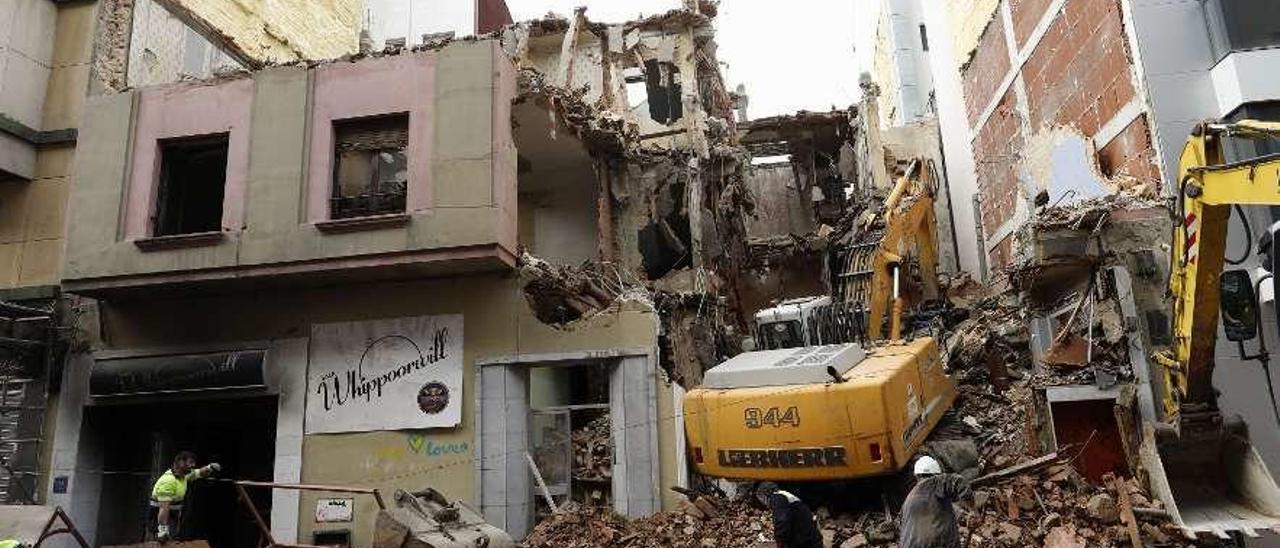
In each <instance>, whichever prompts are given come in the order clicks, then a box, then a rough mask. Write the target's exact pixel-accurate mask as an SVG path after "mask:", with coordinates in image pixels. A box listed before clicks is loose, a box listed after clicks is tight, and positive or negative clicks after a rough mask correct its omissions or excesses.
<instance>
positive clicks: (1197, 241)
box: [1161, 121, 1280, 423]
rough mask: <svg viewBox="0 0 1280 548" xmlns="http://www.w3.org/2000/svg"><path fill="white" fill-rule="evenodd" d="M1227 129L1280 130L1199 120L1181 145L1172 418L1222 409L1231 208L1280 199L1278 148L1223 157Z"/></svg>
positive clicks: (1253, 133) (1279, 127) (1261, 133)
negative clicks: (1218, 361)
mask: <svg viewBox="0 0 1280 548" xmlns="http://www.w3.org/2000/svg"><path fill="white" fill-rule="evenodd" d="M1229 136H1236V137H1245V138H1265V137H1276V138H1280V123H1265V122H1253V121H1246V122H1240V123H1236V124H1230V125H1224V124H1201V125H1200V126H1199V127H1198V128H1197V129H1196V131H1195V132H1194V133H1193V134H1192V136H1191V138H1190V139H1188V140H1187V143H1186V145H1185V146H1184V147H1183V149H1182V156H1181V159H1180V161H1179V173H1180V179H1179V181H1180V183H1179V188H1178V213H1179V220H1180V222H1179V223H1178V224H1177V225H1175V227H1174V236H1173V243H1174V247H1173V255H1172V259H1173V268H1172V269H1171V271H1170V280H1169V289H1170V291H1171V293H1172V295H1173V349H1172V356H1166V357H1164V359H1161V363H1162V364H1163V365H1165V369H1166V371H1167V372H1168V374H1167V375H1166V383H1165V388H1166V394H1167V395H1166V397H1165V400H1164V401H1165V405H1164V411H1165V414H1166V417H1167V418H1175V417H1179V416H1180V413H1181V412H1183V411H1184V410H1186V411H1191V412H1195V411H1198V410H1205V411H1211V410H1213V409H1216V400H1217V397H1216V395H1215V393H1214V390H1213V367H1214V360H1213V353H1214V350H1215V348H1216V343H1217V334H1218V307H1219V304H1220V294H1219V276H1220V275H1221V274H1222V269H1223V266H1224V262H1225V249H1226V243H1227V223H1228V221H1229V220H1230V216H1231V208H1232V207H1234V206H1237V205H1280V155H1278V156H1272V157H1263V158H1255V159H1251V160H1248V161H1244V162H1237V163H1225V161H1224V159H1223V153H1222V149H1223V141H1224V139H1226V138H1227V137H1229ZM1250 244H1251V245H1252V242H1251V243H1250ZM1171 422H1175V423H1176V422H1178V421H1171Z"/></svg>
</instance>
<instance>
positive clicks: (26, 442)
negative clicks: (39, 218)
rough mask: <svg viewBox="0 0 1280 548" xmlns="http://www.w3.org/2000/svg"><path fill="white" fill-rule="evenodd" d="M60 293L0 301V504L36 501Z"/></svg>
mask: <svg viewBox="0 0 1280 548" xmlns="http://www.w3.org/2000/svg"><path fill="white" fill-rule="evenodd" d="M58 302H59V296H58V295H57V294H56V291H55V292H54V293H53V294H52V295H46V296H43V297H39V298H30V299H21V300H3V299H0V469H2V470H3V472H0V504H38V503H39V502H40V500H39V498H40V496H39V491H38V488H39V486H40V485H42V482H41V479H42V475H43V472H42V470H43V468H44V467H43V466H42V462H41V460H42V457H43V454H44V451H43V445H44V441H45V440H44V433H45V420H46V415H47V412H46V411H47V407H48V402H49V393H50V389H51V388H52V386H51V385H52V382H51V381H52V380H53V379H54V377H53V372H54V371H55V369H56V368H55V367H53V366H54V364H55V363H56V360H57V359H58V358H59V357H60V355H61V352H60V346H61V345H60V344H59V343H58V341H59V338H58V326H59V323H58V321H59V306H58Z"/></svg>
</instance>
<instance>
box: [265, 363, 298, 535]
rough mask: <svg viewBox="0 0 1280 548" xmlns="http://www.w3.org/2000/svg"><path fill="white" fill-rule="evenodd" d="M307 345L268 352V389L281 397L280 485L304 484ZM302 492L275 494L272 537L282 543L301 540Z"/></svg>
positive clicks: (278, 423)
mask: <svg viewBox="0 0 1280 548" xmlns="http://www.w3.org/2000/svg"><path fill="white" fill-rule="evenodd" d="M307 342H308V340H307V339H305V338H303V339H288V340H281V341H275V342H273V343H272V344H271V348H270V349H269V350H268V351H267V352H268V353H267V364H268V367H267V370H266V380H267V386H270V387H272V388H273V390H274V391H275V392H276V394H277V395H278V396H279V401H278V402H277V404H278V407H277V408H278V409H279V411H278V412H277V415H276V452H275V453H276V461H275V472H274V477H275V481H276V482H277V483H300V482H301V481H302V432H303V423H302V421H303V417H305V416H306V398H307V348H308V346H307ZM300 495H301V493H300V492H298V491H290V490H285V489H274V490H272V491H271V534H272V535H273V536H275V538H276V540H277V541H280V542H297V541H298V540H300V539H298V512H299V506H298V505H299V504H300V503H299V497H300Z"/></svg>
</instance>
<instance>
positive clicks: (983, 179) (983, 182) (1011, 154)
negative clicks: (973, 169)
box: [973, 91, 1024, 238]
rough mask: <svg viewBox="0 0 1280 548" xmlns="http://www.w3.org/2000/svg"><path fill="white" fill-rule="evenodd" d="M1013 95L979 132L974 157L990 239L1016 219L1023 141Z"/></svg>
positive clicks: (985, 231) (1005, 99)
mask: <svg viewBox="0 0 1280 548" xmlns="http://www.w3.org/2000/svg"><path fill="white" fill-rule="evenodd" d="M1015 103H1016V101H1015V99H1014V95H1013V92H1012V91H1010V92H1009V93H1006V94H1005V96H1004V98H1003V99H1001V100H1000V104H999V105H997V106H996V110H995V112H994V113H993V114H992V115H991V117H990V118H988V119H987V123H986V125H984V126H982V129H981V130H979V131H978V135H977V138H976V139H975V140H974V144H973V154H974V159H975V160H976V165H977V172H978V192H979V194H980V195H981V196H982V206H981V212H982V232H983V234H985V235H986V237H987V238H990V237H991V236H992V234H994V233H995V231H996V229H998V228H1000V225H1002V224H1004V223H1005V222H1007V221H1008V220H1009V219H1011V218H1012V217H1013V212H1014V210H1015V209H1016V208H1017V203H1018V158H1019V155H1020V152H1021V150H1022V147H1023V144H1024V140H1023V136H1022V116H1021V115H1020V114H1019V113H1018V109H1017V108H1015Z"/></svg>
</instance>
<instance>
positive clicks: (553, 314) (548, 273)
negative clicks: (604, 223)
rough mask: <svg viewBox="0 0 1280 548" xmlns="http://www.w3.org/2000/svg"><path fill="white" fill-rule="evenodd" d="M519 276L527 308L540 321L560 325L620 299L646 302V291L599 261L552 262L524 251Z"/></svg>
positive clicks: (621, 272) (578, 318)
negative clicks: (577, 263) (572, 263)
mask: <svg viewBox="0 0 1280 548" xmlns="http://www.w3.org/2000/svg"><path fill="white" fill-rule="evenodd" d="M520 276H521V277H522V278H523V279H524V280H525V284H524V294H525V298H526V299H527V300H528V301H529V307H530V308H531V309H533V313H534V315H535V316H537V318H538V320H539V321H541V322H542V323H545V324H548V325H553V326H563V325H565V324H568V323H572V322H574V321H577V320H580V319H583V318H586V317H589V316H592V315H595V314H596V313H598V312H600V311H602V310H605V309H608V308H609V307H611V306H613V305H614V303H615V302H618V301H622V300H637V299H638V300H644V301H648V300H649V297H648V291H646V290H645V289H644V288H643V287H642V286H640V284H638V283H635V282H634V280H633V279H632V278H631V276H630V275H629V274H627V273H625V272H623V271H622V270H620V269H618V268H614V267H611V266H610V265H602V264H599V263H590V262H589V263H586V264H584V265H583V266H580V267H574V266H568V265H557V264H552V263H549V262H547V261H544V260H542V259H539V258H537V257H534V256H533V255H530V254H528V253H524V254H523V255H521V257H520Z"/></svg>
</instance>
